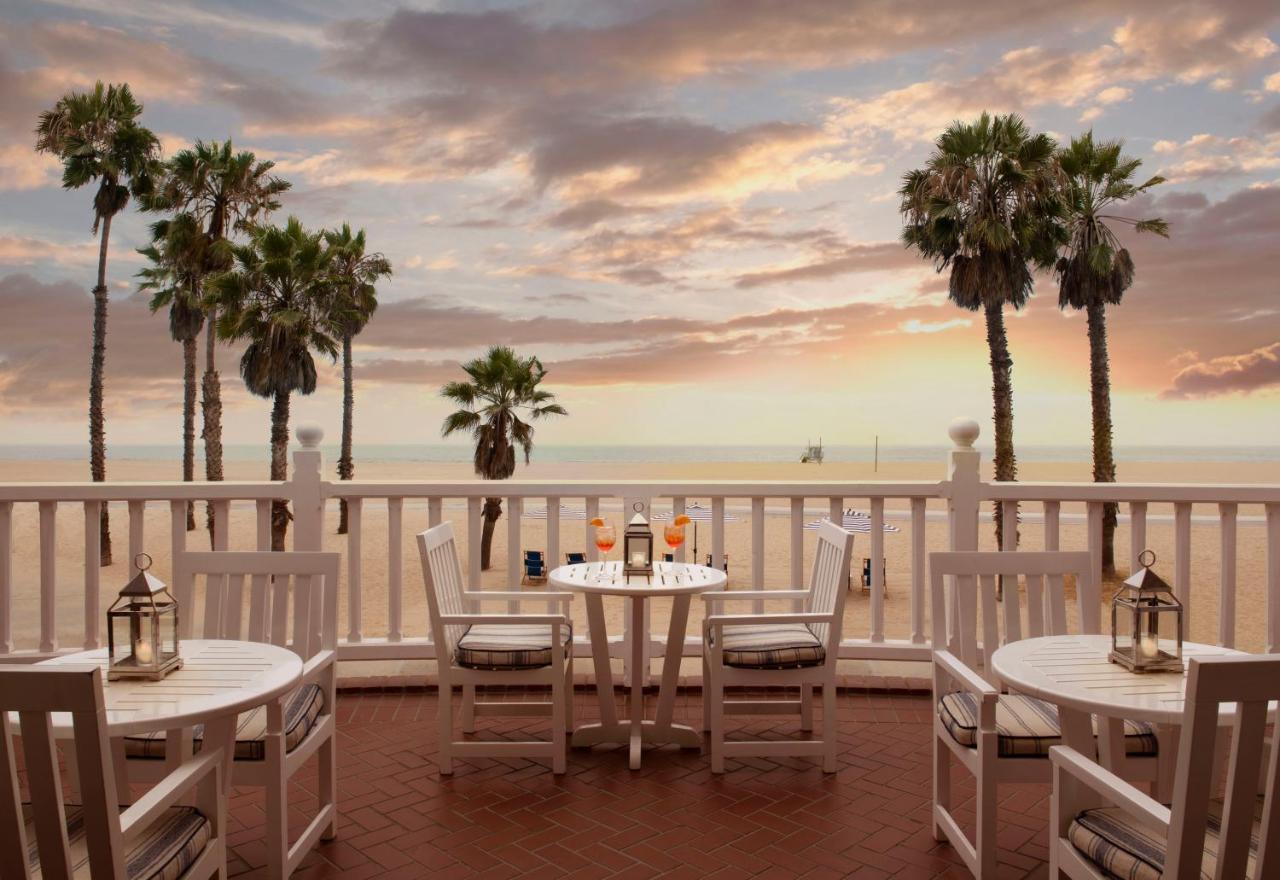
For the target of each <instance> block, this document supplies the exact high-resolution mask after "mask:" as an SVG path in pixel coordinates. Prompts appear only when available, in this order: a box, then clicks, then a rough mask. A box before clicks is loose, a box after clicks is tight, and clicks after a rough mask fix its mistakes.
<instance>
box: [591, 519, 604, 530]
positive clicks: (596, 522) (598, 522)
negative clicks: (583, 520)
mask: <svg viewBox="0 0 1280 880" xmlns="http://www.w3.org/2000/svg"><path fill="white" fill-rule="evenodd" d="M591 525H593V526H596V527H597V528H598V527H600V526H602V525H604V520H602V519H601V518H600V517H598V516H597V517H596V518H595V519H593V520H592V521H591Z"/></svg>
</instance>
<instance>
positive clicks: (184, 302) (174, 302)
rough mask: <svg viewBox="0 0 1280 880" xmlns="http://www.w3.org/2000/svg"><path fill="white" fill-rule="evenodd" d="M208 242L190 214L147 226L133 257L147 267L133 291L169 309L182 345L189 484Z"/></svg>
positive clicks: (190, 512) (191, 525)
mask: <svg viewBox="0 0 1280 880" xmlns="http://www.w3.org/2000/svg"><path fill="white" fill-rule="evenodd" d="M207 244H208V239H207V237H206V236H205V234H204V232H203V230H201V228H200V223H199V221H198V220H196V218H195V217H193V216H192V215H190V214H187V213H182V214H177V215H176V216H174V217H173V218H171V219H168V220H160V221H157V222H156V223H153V224H152V225H151V244H150V245H148V246H147V247H145V248H139V249H138V253H140V254H142V255H143V256H144V257H146V258H147V260H148V261H149V263H150V265H148V266H145V267H143V269H142V270H141V271H139V272H138V277H139V278H141V279H142V281H141V282H140V283H139V285H138V289H139V290H143V291H150V292H151V294H152V296H151V311H152V312H153V313H154V312H158V311H159V310H160V309H163V308H165V307H168V309H169V335H170V336H171V337H173V340H174V342H179V343H181V344H182V479H183V481H184V482H187V483H190V482H192V481H193V480H195V470H196V341H197V340H198V339H199V337H200V329H201V327H203V326H204V308H203V304H202V302H201V289H200V284H201V279H202V277H203V266H204V260H205V250H206V248H207ZM195 527H196V515H195V504H194V503H192V502H187V531H192V530H194V529H195Z"/></svg>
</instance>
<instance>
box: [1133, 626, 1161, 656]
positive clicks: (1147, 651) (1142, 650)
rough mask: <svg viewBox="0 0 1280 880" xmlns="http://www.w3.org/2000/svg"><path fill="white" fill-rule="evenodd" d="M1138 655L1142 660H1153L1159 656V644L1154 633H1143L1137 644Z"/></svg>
mask: <svg viewBox="0 0 1280 880" xmlns="http://www.w3.org/2000/svg"><path fill="white" fill-rule="evenodd" d="M1138 654H1139V656H1141V657H1142V659H1144V660H1154V659H1156V658H1157V657H1159V656H1160V642H1159V640H1158V639H1157V638H1156V636H1155V634H1154V633H1143V634H1142V639H1141V641H1140V642H1139V643H1138Z"/></svg>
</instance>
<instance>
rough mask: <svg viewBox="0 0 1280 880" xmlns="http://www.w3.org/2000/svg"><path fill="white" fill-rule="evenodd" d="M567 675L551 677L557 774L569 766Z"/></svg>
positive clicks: (553, 762) (554, 768)
mask: <svg viewBox="0 0 1280 880" xmlns="http://www.w3.org/2000/svg"><path fill="white" fill-rule="evenodd" d="M566 679H567V676H565V675H555V674H554V673H553V674H552V677H551V748H552V753H551V772H552V773H555V774H560V773H563V772H564V771H565V770H566V769H567V768H566V766H565V763H566V761H567V757H566V755H565V750H566V748H567V747H568V743H567V742H566V741H565V740H566V738H567V737H566V734H565V731H566V729H567V727H568V725H567V724H566V722H565V715H566V712H565V702H566V700H567V699H568V695H567V694H566V693H565V682H566Z"/></svg>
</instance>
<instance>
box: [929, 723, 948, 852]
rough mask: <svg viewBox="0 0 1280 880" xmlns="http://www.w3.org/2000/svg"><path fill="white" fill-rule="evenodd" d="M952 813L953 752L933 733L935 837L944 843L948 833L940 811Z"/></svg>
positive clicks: (933, 820) (933, 817)
mask: <svg viewBox="0 0 1280 880" xmlns="http://www.w3.org/2000/svg"><path fill="white" fill-rule="evenodd" d="M940 810H941V811H942V812H945V813H947V814H948V815H950V813H951V752H950V751H949V750H948V749H947V747H946V745H944V744H943V742H942V740H941V739H939V737H938V734H937V732H936V731H935V732H934V735H933V816H932V822H933V839H934V840H936V841H938V842H939V843H943V842H945V841H946V839H947V834H946V832H945V831H943V829H942V825H941V824H939V822H938V812H939V811H940Z"/></svg>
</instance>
